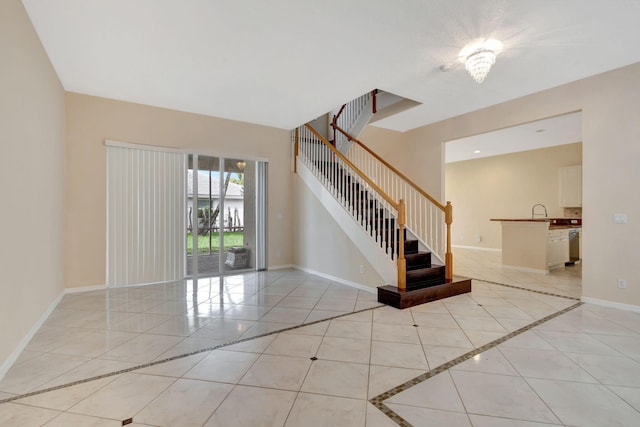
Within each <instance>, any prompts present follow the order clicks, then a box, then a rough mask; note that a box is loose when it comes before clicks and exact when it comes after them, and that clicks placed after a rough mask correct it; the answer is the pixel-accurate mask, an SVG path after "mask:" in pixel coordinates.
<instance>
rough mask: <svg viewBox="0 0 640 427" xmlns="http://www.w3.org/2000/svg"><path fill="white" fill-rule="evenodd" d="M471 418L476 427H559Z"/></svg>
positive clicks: (484, 417)
mask: <svg viewBox="0 0 640 427" xmlns="http://www.w3.org/2000/svg"><path fill="white" fill-rule="evenodd" d="M469 418H470V419H471V422H472V423H473V426H474V427H553V426H557V425H558V424H547V423H538V422H533V421H522V420H514V419H513V418H497V417H488V416H486V415H474V414H469Z"/></svg>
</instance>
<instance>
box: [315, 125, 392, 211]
mask: <svg viewBox="0 0 640 427" xmlns="http://www.w3.org/2000/svg"><path fill="white" fill-rule="evenodd" d="M304 126H305V127H306V128H307V129H309V131H311V133H313V134H314V135H315V136H316V137H317V138H318V139H319V140H320V141H321V142H322V143H323V144H324V145H326V146H327V148H329V149H330V150H331V152H332V153H333V154H335V155H336V156H338V158H340V160H342V161H343V162H344V163H345V164H347V165H348V166H349V167H350V168H351V169H353V171H354V172H355V173H356V174H358V175H359V176H360V178H362V180H363V181H365V182H366V183H367V184H369V185H370V186H371V187H372V188H373V189H374V190H375V191H376V192H377V193H378V194H380V196H382V198H383V199H384V200H385V201H386V202H387V203H389V204H390V205H391V206H392V207H393V208H394V209H395V210H396V211H398V210H399V206H400V205H399V203H397V202H396V201H395V200H393V199H392V198H391V197H389V195H388V194H387V193H385V192H384V190H382V188H380V187H379V186H378V184H376V183H375V182H373V181H372V180H371V178H369V177H368V176H367V175H365V174H364V172H362V171H361V170H360V169H358V167H357V166H356V165H354V164H353V163H351V160H349V159H347V158H346V157H345V156H344V154H342V153H341V152H340V151H338V149H336V147H334V146H333V145H331V143H330V142H329V141H327V139H326V138H325V137H324V136H322V135H320V134H319V133H318V131H316V130H315V129H314V128H313V126H311V125H309V124H305V125H304Z"/></svg>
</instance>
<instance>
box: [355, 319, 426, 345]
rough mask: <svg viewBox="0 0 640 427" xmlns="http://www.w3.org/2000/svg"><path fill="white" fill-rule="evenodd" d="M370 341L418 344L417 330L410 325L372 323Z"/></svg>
mask: <svg viewBox="0 0 640 427" xmlns="http://www.w3.org/2000/svg"><path fill="white" fill-rule="evenodd" d="M367 326H368V325H367ZM372 339H373V340H374V341H387V342H401V343H408V344H420V337H419V336H418V329H417V328H416V327H415V326H412V325H394V324H386V323H374V324H373V336H372Z"/></svg>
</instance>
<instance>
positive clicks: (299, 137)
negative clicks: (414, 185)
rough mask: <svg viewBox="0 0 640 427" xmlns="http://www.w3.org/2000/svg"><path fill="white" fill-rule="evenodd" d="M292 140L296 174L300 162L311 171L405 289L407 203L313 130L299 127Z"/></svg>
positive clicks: (305, 126)
mask: <svg viewBox="0 0 640 427" xmlns="http://www.w3.org/2000/svg"><path fill="white" fill-rule="evenodd" d="M292 136H293V139H294V141H293V142H294V154H295V156H294V171H297V169H298V166H297V162H298V161H300V162H302V163H303V164H304V165H305V166H306V167H307V168H308V169H309V170H310V171H311V173H312V174H313V175H314V176H315V177H316V178H317V179H318V180H319V181H320V182H321V183H322V184H323V185H324V186H325V188H326V189H327V190H328V191H329V192H330V193H331V194H332V195H333V196H334V197H335V199H336V200H338V202H339V203H340V204H341V205H342V206H343V207H344V209H345V210H346V211H347V212H348V213H349V214H350V215H351V217H352V218H353V219H354V220H355V221H356V222H357V223H358V224H359V225H360V226H361V227H362V228H363V229H364V230H365V231H366V232H367V233H369V235H370V236H371V237H372V239H374V240H375V242H376V243H377V244H378V245H379V246H380V247H381V248H382V250H383V251H384V252H385V253H386V256H388V257H389V259H390V260H391V261H392V262H394V263H395V264H396V266H397V270H398V284H397V286H398V289H402V290H404V289H406V259H405V256H404V238H401V237H400V236H404V233H405V224H406V209H405V203H404V200H402V199H393V198H392V197H390V196H389V195H388V194H386V193H385V192H384V191H383V190H382V189H381V188H380V187H379V186H378V185H377V184H376V183H375V182H373V180H372V179H371V178H369V177H368V176H367V175H366V174H365V173H363V171H361V170H360V169H359V168H358V167H357V166H356V165H354V164H353V163H352V162H351V161H350V160H349V159H348V158H346V157H345V156H344V155H343V154H342V153H341V152H340V151H338V150H337V149H336V148H335V147H334V146H333V145H332V144H331V143H330V142H329V141H328V140H327V139H326V138H324V137H323V136H322V135H320V134H319V133H318V132H317V131H316V130H315V129H314V128H313V127H312V126H310V125H308V124H306V125H304V126H300V127H299V128H297V129H296V130H295V131H294V132H292ZM395 200H398V201H397V202H396V201H395ZM396 247H397V252H396Z"/></svg>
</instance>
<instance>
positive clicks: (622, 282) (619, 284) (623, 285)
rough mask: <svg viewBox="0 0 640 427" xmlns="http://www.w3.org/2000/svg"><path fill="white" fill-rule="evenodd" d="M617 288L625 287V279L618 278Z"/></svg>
mask: <svg viewBox="0 0 640 427" xmlns="http://www.w3.org/2000/svg"><path fill="white" fill-rule="evenodd" d="M618 288H620V289H626V288H627V281H626V280H624V279H618Z"/></svg>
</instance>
